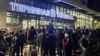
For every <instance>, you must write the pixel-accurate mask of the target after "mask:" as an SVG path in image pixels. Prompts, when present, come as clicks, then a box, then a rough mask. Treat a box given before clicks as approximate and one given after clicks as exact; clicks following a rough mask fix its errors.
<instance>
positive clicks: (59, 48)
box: [58, 46, 62, 56]
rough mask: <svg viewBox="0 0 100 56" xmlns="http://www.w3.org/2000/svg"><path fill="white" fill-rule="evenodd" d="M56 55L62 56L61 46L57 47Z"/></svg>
mask: <svg viewBox="0 0 100 56" xmlns="http://www.w3.org/2000/svg"><path fill="white" fill-rule="evenodd" d="M58 54H59V56H62V47H61V46H59V47H58Z"/></svg>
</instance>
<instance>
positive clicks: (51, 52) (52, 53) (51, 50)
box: [49, 47, 56, 56]
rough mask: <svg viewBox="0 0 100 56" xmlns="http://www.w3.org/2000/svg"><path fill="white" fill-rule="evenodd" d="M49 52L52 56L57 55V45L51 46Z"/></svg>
mask: <svg viewBox="0 0 100 56" xmlns="http://www.w3.org/2000/svg"><path fill="white" fill-rule="evenodd" d="M49 54H50V56H56V54H55V47H50V48H49Z"/></svg>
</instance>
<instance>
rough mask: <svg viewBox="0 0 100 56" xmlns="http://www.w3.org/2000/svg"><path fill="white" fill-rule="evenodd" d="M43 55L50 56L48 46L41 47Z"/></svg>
mask: <svg viewBox="0 0 100 56" xmlns="http://www.w3.org/2000/svg"><path fill="white" fill-rule="evenodd" d="M41 56H48V48H41Z"/></svg>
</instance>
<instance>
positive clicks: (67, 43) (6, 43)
mask: <svg viewBox="0 0 100 56" xmlns="http://www.w3.org/2000/svg"><path fill="white" fill-rule="evenodd" d="M99 33H100V30H99V29H97V30H91V29H87V28H86V27H84V28H83V29H80V27H78V28H76V29H75V28H71V29H68V28H64V29H59V28H56V29H55V28H54V27H53V25H52V24H51V23H50V24H49V25H48V26H47V27H46V28H42V29H38V30H36V29H35V28H34V27H33V26H32V27H31V28H30V29H26V30H19V31H14V32H10V33H9V32H7V31H2V30H1V31H0V56H5V53H6V52H7V51H8V50H10V56H15V54H16V56H20V53H21V56H23V48H24V46H25V45H27V44H29V45H34V46H38V47H39V48H41V56H56V54H58V55H59V56H100V53H99V52H100V41H99V40H100V38H99V37H100V34H99Z"/></svg>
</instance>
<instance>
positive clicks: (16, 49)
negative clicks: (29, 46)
mask: <svg viewBox="0 0 100 56" xmlns="http://www.w3.org/2000/svg"><path fill="white" fill-rule="evenodd" d="M23 48H24V44H22V45H19V46H17V45H16V46H15V48H14V49H13V53H12V56H15V53H16V56H20V51H21V56H22V55H23Z"/></svg>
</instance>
